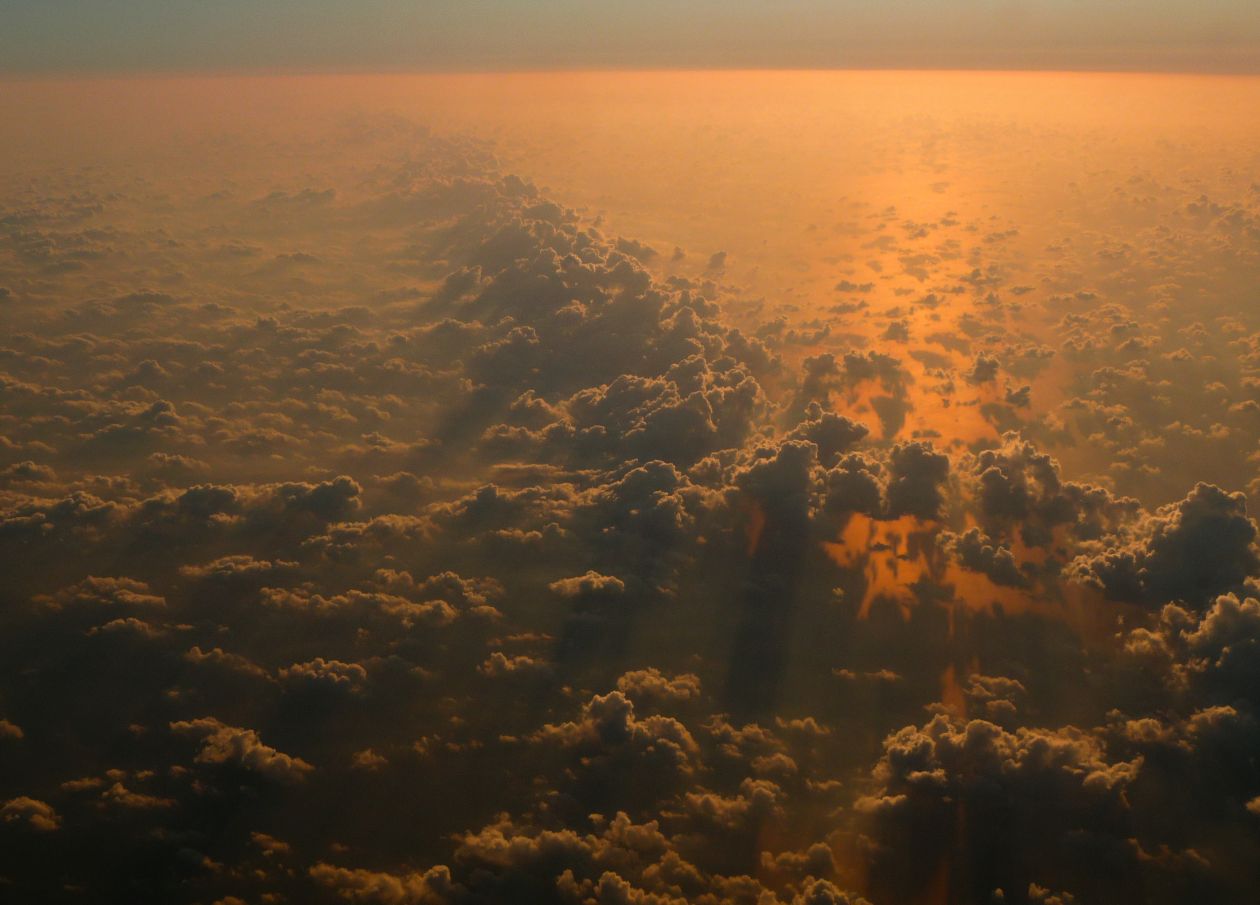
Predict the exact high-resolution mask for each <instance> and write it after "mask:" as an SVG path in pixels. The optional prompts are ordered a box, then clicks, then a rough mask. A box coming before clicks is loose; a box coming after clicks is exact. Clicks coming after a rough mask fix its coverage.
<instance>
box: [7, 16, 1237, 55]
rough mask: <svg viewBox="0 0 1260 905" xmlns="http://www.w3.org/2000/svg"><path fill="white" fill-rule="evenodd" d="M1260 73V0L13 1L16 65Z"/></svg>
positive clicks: (11, 43) (10, 25) (11, 38)
mask: <svg viewBox="0 0 1260 905" xmlns="http://www.w3.org/2000/svg"><path fill="white" fill-rule="evenodd" d="M673 66H677V67H687V68H695V67H715V68H726V67H762V66H768V67H791V68H811V67H820V68H832V67H835V68H863V67H874V68H888V67H906V68H953V67H959V68H1024V69H1028V68H1031V69H1128V70H1175V71H1204V72H1221V71H1226V72H1229V71H1234V72H1260V3H1257V2H1255V0H1146V2H1136V0H1022V2H1021V0H958V2H942V0H937V2H933V0H833V2H821V0H778V2H767V0H727V2H716V0H692V2H686V3H677V2H674V3H666V2H661V0H634V2H630V0H606V2H599V0H587V2H577V0H529V2H526V0H458V2H456V0H426V2H407V0H354V2H349V0H219V2H207V0H196V2H193V0H0V69H2V70H5V71H8V72H31V73H36V72H39V73H44V72H66V71H124V72H134V71H169V70H222V69H227V70H232V69H248V70H257V69H264V70H265V69H284V70H307V69H310V70H330V69H332V70H337V69H349V70H372V69H418V70H482V69H492V70H494V69H547V68H576V67H592V68H605V67H615V68H620V67H673Z"/></svg>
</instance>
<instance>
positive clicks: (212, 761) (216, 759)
mask: <svg viewBox="0 0 1260 905" xmlns="http://www.w3.org/2000/svg"><path fill="white" fill-rule="evenodd" d="M170 728H171V731H172V732H174V733H175V734H176V735H186V736H190V737H192V738H195V739H197V740H198V741H199V742H200V746H201V747H200V749H199V750H198V752H197V757H196V762H197V763H199V764H209V765H224V764H227V765H233V766H237V767H241V768H243V769H246V770H249V771H252V772H255V773H258V774H259V775H261V776H264V777H266V778H267V779H273V780H278V781H280V782H300V781H301V780H303V779H305V778H306V776H307V774H309V773H310V772H311V771H313V770H314V769H315V768H314V767H312V766H311V765H310V764H308V763H307V762H306V761H304V760H302V759H301V758H300V757H291V756H290V755H288V754H285V753H284V752H282V751H277V750H276V749H275V748H272V747H270V746H268V745H265V744H263V742H262V739H260V738H259V736H258V733H257V732H255V731H254V730H253V729H241V728H239V727H236V726H229V725H227V724H225V723H222V722H220V721H219V720H217V719H215V718H214V717H202V718H200V719H196V720H176V721H174V722H172V723H171V726H170Z"/></svg>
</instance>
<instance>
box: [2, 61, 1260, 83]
mask: <svg viewBox="0 0 1260 905" xmlns="http://www.w3.org/2000/svg"><path fill="white" fill-rule="evenodd" d="M789 72H790V73H837V74H838V73H854V74H856V73H888V74H895V73H899V74H911V73H924V74H928V73H937V74H940V73H966V74H977V75H980V74H992V75H1135V76H1179V77H1186V76H1194V77H1205V78H1257V77H1260V65H1258V66H1257V67H1256V68H1255V69H1191V68H1184V69H1183V68H1159V69H1144V68H1140V67H1126V66H1116V67H1097V66H1065V67H1057V68H1056V67H1041V66H984V65H975V66H963V65H958V66H901V65H887V66H876V65H870V66H768V65H767V66H709V65H679V66H659V65H649V66H631V65H627V66H618V65H599V66H538V67H531V66H521V67H449V68H447V67H443V68H425V67H417V66H371V67H366V66H365V67H358V66H353V67H352V66H333V67H252V66H251V67H235V68H210V67H205V68H203V67H189V68H172V69H161V68H137V69H105V68H94V67H84V68H81V69H80V68H71V69H14V70H6V69H4V68H3V67H0V81H2V82H40V81H45V82H48V81H86V80H102V81H105V80H142V79H179V78H187V79H194V78H225V79H226V78H304V77H336V76H408V75H411V76H525V75H575V74H591V75H596V74H608V75H613V74H625V75H630V74H636V73H638V74H673V73H715V74H716V73H731V74H735V73H743V74H752V73H766V74H770V73H789Z"/></svg>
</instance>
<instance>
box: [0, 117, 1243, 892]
mask: <svg viewBox="0 0 1260 905" xmlns="http://www.w3.org/2000/svg"><path fill="white" fill-rule="evenodd" d="M360 126H362V128H360V129H359V130H358V131H357V132H355V134H354V135H352V136H348V135H346V134H336V135H334V136H330V137H328V138H327V141H328V143H329V144H330V145H335V144H336V143H337V142H340V143H341V144H340V145H337V153H338V154H341V153H343V152H344V153H347V154H348V153H349V152H348V151H346V150H345V149H346V148H351V149H353V150H354V151H355V153H356V154H358V155H359V158H356V159H362V160H365V161H368V163H366V164H363V165H361V166H356V167H353V168H352V172H348V173H347V172H344V171H342V172H334V171H333V170H330V169H328V168H327V167H325V166H323V164H324V163H326V161H323V160H322V159H321V158H320V157H319V155H320V154H321V153H322V148H323V147H324V146H322V145H319V144H312V145H309V146H303V147H295V146H291V145H285V146H281V147H280V148H279V149H278V150H277V149H273V153H275V154H277V157H276V158H275V159H276V160H279V161H281V162H280V163H275V165H274V167H272V168H271V169H269V170H267V172H266V173H265V174H264V176H262V177H259V178H258V179H257V180H256V184H255V183H251V182H249V181H248V180H247V179H246V176H245V175H244V174H243V173H242V174H236V175H237V178H229V175H230V174H231V173H232V169H231V167H230V166H229V167H227V169H226V171H225V170H222V169H221V170H217V171H216V170H213V169H210V170H208V171H207V174H206V175H204V176H203V177H202V178H203V179H204V180H205V184H203V183H196V184H195V185H194V186H193V188H191V189H184V188H181V187H180V186H179V185H177V184H176V181H175V180H172V181H170V182H169V183H161V182H160V181H159V176H158V175H154V176H152V177H151V178H152V183H157V185H156V186H155V185H154V184H152V183H151V182H150V181H149V177H145V178H144V179H139V180H138V181H133V179H132V177H131V176H130V175H128V174H116V173H109V172H99V171H87V172H75V173H68V174H67V173H64V172H63V173H59V174H58V175H56V176H55V177H47V178H36V177H31V178H29V179H27V180H23V181H22V182H21V184H20V185H13V184H9V185H6V194H5V195H4V196H3V197H0V283H3V285H4V286H5V287H6V291H5V292H4V293H3V294H0V570H2V574H3V576H4V578H3V581H0V898H5V899H6V900H11V901H30V902H35V901H41V902H55V901H67V902H188V903H194V902H196V903H219V905H235V903H241V902H247V903H264V902H266V903H279V902H294V903H298V902H301V903H336V902H353V903H382V905H404V903H409V905H418V903H424V905H458V903H470V905H471V903H500V902H502V903H507V902H531V903H548V902H556V903H582V905H587V903H601V905H613V903H636V905H682V903H699V905H744V903H747V905H827V903H830V905H840V903H850V905H858V903H868V905H871V903H873V905H881V903H883V905H890V903H911V902H946V901H948V902H959V903H970V902H976V903H981V902H983V903H995V902H1004V903H1052V902H1059V903H1066V902H1081V903H1088V902H1099V903H1102V902H1106V903H1127V902H1132V903H1138V902H1142V903H1174V902H1175V903H1184V902H1197V903H1240V902H1246V901H1251V900H1253V899H1254V898H1255V895H1256V892H1257V890H1260V873H1258V868H1257V865H1260V766H1258V764H1257V760H1256V751H1257V750H1260V749H1258V748H1257V745H1260V723H1258V722H1257V721H1258V720H1260V692H1258V688H1260V685H1258V682H1260V559H1258V558H1257V557H1258V550H1257V546H1256V528H1255V524H1254V522H1253V520H1252V516H1251V514H1250V511H1249V508H1248V499H1247V493H1254V490H1255V485H1254V483H1251V482H1252V480H1253V476H1254V459H1255V452H1254V451H1255V449H1256V446H1257V442H1258V441H1260V422H1257V421H1256V419H1255V418H1254V412H1253V411H1252V409H1253V408H1254V405H1250V404H1249V403H1250V402H1251V396H1252V395H1254V390H1255V388H1256V386H1257V385H1258V381H1260V358H1258V357H1257V356H1258V354H1260V353H1257V351H1256V349H1257V346H1258V343H1260V340H1258V339H1257V338H1258V337H1260V323H1258V322H1256V317H1255V312H1254V311H1252V310H1251V309H1250V308H1245V307H1241V306H1236V308H1237V310H1233V311H1232V312H1229V311H1227V310H1226V309H1228V308H1229V306H1230V305H1231V304H1232V302H1231V301H1230V299H1228V298H1223V299H1222V300H1221V301H1220V302H1219V306H1220V307H1219V310H1218V309H1206V310H1205V309H1195V310H1193V311H1191V310H1188V309H1184V308H1182V309H1178V308H1176V307H1175V306H1174V305H1172V304H1171V303H1167V302H1164V301H1161V300H1159V299H1155V300H1152V299H1150V298H1147V300H1146V301H1147V304H1148V307H1145V308H1138V307H1137V306H1138V304H1139V303H1138V301H1137V300H1136V296H1138V295H1142V296H1144V297H1145V296H1146V294H1147V288H1148V286H1149V284H1150V283H1151V282H1152V281H1154V280H1155V279H1156V278H1160V279H1162V278H1163V277H1166V276H1168V274H1169V272H1173V271H1175V272H1182V271H1183V270H1184V271H1185V272H1186V273H1193V274H1209V276H1201V277H1200V276H1189V277H1187V279H1203V280H1205V281H1208V280H1210V279H1211V277H1210V273H1211V272H1212V268H1213V267H1215V266H1216V264H1218V263H1219V262H1220V261H1221V260H1222V259H1223V258H1228V259H1229V262H1230V265H1231V268H1232V269H1230V270H1229V273H1230V274H1231V276H1230V279H1231V280H1239V281H1242V282H1246V281H1251V282H1249V283H1248V285H1250V286H1251V287H1252V289H1251V290H1250V291H1254V286H1255V282H1254V278H1255V277H1256V276H1257V275H1260V258H1258V256H1257V252H1256V245H1255V239H1256V237H1257V235H1258V234H1257V232H1256V225H1255V224H1256V223H1257V222H1260V219H1257V218H1260V194H1257V193H1256V192H1255V191H1254V189H1253V190H1252V191H1251V193H1250V195H1248V196H1247V197H1246V198H1245V200H1243V201H1239V202H1238V203H1237V204H1233V205H1231V204H1226V203H1224V202H1221V203H1219V204H1217V203H1215V202H1207V201H1202V202H1193V203H1192V206H1191V207H1190V208H1187V207H1186V206H1185V205H1184V204H1183V203H1182V202H1181V200H1180V197H1181V196H1179V195H1177V196H1175V197H1173V198H1172V200H1169V201H1168V202H1167V205H1166V209H1161V210H1160V211H1158V212H1156V213H1152V214H1151V216H1152V217H1153V218H1154V219H1153V221H1152V222H1153V223H1154V224H1155V225H1153V226H1151V227H1150V229H1149V231H1148V232H1147V233H1146V234H1143V235H1142V236H1140V237H1136V238H1135V239H1134V241H1135V242H1137V243H1141V247H1142V253H1143V255H1144V257H1143V260H1142V261H1141V262H1140V263H1139V264H1134V265H1133V268H1132V270H1130V271H1126V272H1125V273H1124V274H1121V275H1117V276H1115V277H1114V280H1110V281H1109V282H1108V284H1107V287H1106V288H1104V289H1101V290H1094V289H1090V288H1089V286H1088V285H1087V282H1088V281H1087V278H1086V277H1084V276H1082V275H1081V273H1080V272H1078V271H1077V270H1076V269H1075V268H1074V267H1073V266H1071V265H1073V264H1076V263H1080V261H1081V260H1083V259H1088V260H1090V261H1095V260H1097V258H1098V255H1097V254H1096V253H1095V249H1094V248H1093V247H1092V246H1091V247H1089V248H1088V250H1086V251H1081V252H1079V256H1080V257H1079V258H1078V257H1074V256H1075V255H1077V254H1078V252H1076V251H1075V250H1073V251H1072V252H1071V253H1070V254H1069V253H1068V252H1064V253H1063V258H1064V259H1065V260H1066V261H1067V263H1066V264H1062V266H1060V264H1059V263H1055V264H1052V265H1047V269H1046V270H1044V271H1039V272H1038V273H1039V274H1040V276H1041V277H1042V278H1041V279H1039V280H1038V281H1037V286H1036V287H1035V288H1031V287H1025V283H1024V282H1015V280H1016V277H1015V276H1010V277H1007V276H1004V275H1003V274H1004V270H1003V268H1004V267H1007V266H1009V267H1011V268H1014V266H1015V265H1014V263H1012V262H1013V260H1014V258H1013V256H1012V257H1010V258H1008V257H1004V255H1005V254H1006V253H1005V252H1003V251H1001V249H1002V248H1005V247H1006V246H1005V245H1003V243H1009V242H1010V241H1013V237H1012V236H1010V235H1006V234H1005V233H1001V234H999V235H998V236H997V238H990V237H991V236H992V235H993V234H994V231H995V230H996V227H995V226H994V225H993V224H986V223H985V222H983V221H978V222H972V221H966V222H964V221H962V220H950V222H949V223H933V224H922V223H914V224H907V223H905V222H903V221H902V220H901V218H900V217H899V216H898V215H896V214H895V212H888V211H886V212H884V213H880V214H876V215H875V221H877V222H874V223H873V225H870V229H871V231H872V237H871V239H870V241H871V243H873V245H872V248H871V254H876V253H877V252H876V247H875V246H883V245H886V246H888V247H889V248H890V249H892V250H893V251H892V252H891V253H892V254H893V255H894V256H895V258H896V257H899V258H902V259H904V260H903V261H902V264H901V265H895V264H889V267H893V266H901V267H902V269H901V270H898V271H897V274H896V277H897V280H899V281H900V282H891V281H889V282H886V281H885V278H884V276H882V275H876V276H875V277H872V279H873V280H874V281H875V282H874V283H867V282H866V281H865V280H862V281H852V282H849V283H843V284H841V286H838V287H837V291H840V292H842V293H846V294H847V293H857V294H859V295H861V296H863V297H864V298H865V297H870V298H871V299H874V297H875V296H876V295H879V294H881V293H883V294H891V289H892V287H894V286H895V287H896V288H898V289H900V288H905V289H906V292H905V293H904V294H902V293H898V294H896V295H895V299H894V309H893V310H892V311H891V312H889V311H888V310H887V309H884V308H878V307H876V306H875V304H874V302H870V303H862V304H851V305H846V304H843V303H842V304H841V305H840V306H838V309H839V310H837V311H836V312H835V313H834V314H832V315H828V318H829V319H830V323H831V324H832V325H833V326H831V327H830V328H828V327H827V326H826V325H822V324H819V325H817V326H811V325H810V323H809V322H808V320H807V317H811V316H814V314H815V312H808V313H807V315H801V314H799V313H793V312H790V311H786V310H785V311H784V312H779V311H770V310H765V311H761V310H760V309H757V308H755V307H754V308H752V309H751V310H752V312H753V313H752V314H751V315H749V314H748V313H747V312H748V311H749V310H750V309H749V308H748V307H747V306H743V307H741V303H746V302H747V299H745V298H743V297H742V294H741V290H740V288H739V287H738V286H736V285H734V284H733V281H731V282H730V283H728V280H727V278H726V277H724V276H723V275H722V273H720V272H719V271H721V270H722V269H723V268H722V265H725V268H726V269H727V270H729V269H730V268H732V267H734V266H735V263H736V258H737V256H736V254H735V253H731V254H730V255H729V258H723V259H721V260H717V259H715V260H716V261H717V263H716V264H714V263H713V262H707V263H706V260H705V257H706V256H705V255H692V256H690V257H687V256H675V257H674V259H672V260H669V261H666V260H664V257H665V256H662V255H659V254H653V253H651V252H650V250H649V249H648V248H647V247H646V246H644V245H643V244H642V243H641V242H639V241H636V240H634V239H631V238H627V237H621V236H616V235H609V234H607V233H606V232H605V231H604V230H603V228H602V227H600V226H597V225H596V223H595V222H594V220H593V219H592V218H591V217H590V216H589V215H588V214H587V213H584V212H579V211H576V210H571V209H569V208H567V207H566V206H565V205H564V203H563V200H562V199H557V198H553V197H550V196H549V195H548V194H547V193H544V192H543V191H541V190H540V189H538V188H537V187H536V186H535V185H533V184H532V183H530V182H528V181H526V180H523V179H521V178H518V177H516V176H512V175H508V174H505V173H503V172H502V171H501V169H500V168H499V167H498V165H497V164H496V163H495V162H494V160H493V159H492V158H491V156H490V154H489V152H488V150H487V149H486V147H484V146H483V145H481V144H479V143H476V142H473V141H471V140H467V141H466V140H462V139H453V138H442V137H437V136H435V135H433V134H430V133H428V132H426V131H424V130H415V129H412V128H410V127H408V126H406V125H405V124H401V123H398V122H395V121H392V120H391V121H386V122H369V123H368V125H367V126H363V123H360ZM400 141H401V143H402V144H403V145H404V146H405V149H406V150H405V154H402V155H401V156H400V155H399V154H398V153H397V149H398V144H399V142H400ZM225 144H226V147H227V151H225V152H223V153H229V154H230V152H231V149H232V146H231V144H230V142H227V140H226V139H225ZM214 153H215V154H218V153H220V151H219V150H217V149H216V150H215V151H214ZM293 161H296V163H292V162H293ZM272 162H273V161H271V160H270V159H269V163H268V166H271V163H272ZM290 164H291V165H290ZM260 166H261V165H260ZM225 173H226V175H225ZM1108 178H1111V177H1108ZM241 183H246V184H245V185H242V184H241ZM1170 193H1171V190H1169V193H1164V194H1161V195H1160V197H1161V198H1165V199H1166V200H1167V197H1168V196H1169V195H1170ZM1212 205H1215V206H1212ZM1168 223H1175V224H1178V225H1179V229H1180V233H1179V234H1178V235H1176V236H1174V235H1173V234H1172V232H1171V231H1170V230H1165V229H1164V227H1165V226H1166V225H1167V224H1168ZM1102 228H1103V227H1102V226H1099V229H1100V230H1101V229H1102ZM951 230H956V234H957V235H958V236H961V237H962V238H961V239H950V240H948V241H946V240H945V239H943V238H940V237H933V236H934V234H935V233H936V232H937V231H939V232H941V233H942V234H945V233H948V235H951V236H953V235H955V233H954V232H950V231H951ZM999 232H1000V231H999ZM902 235H905V236H906V237H907V238H905V239H904V240H903V239H902V238H901V236H902ZM880 236H882V237H884V238H887V239H888V240H889V241H888V242H882V241H881V240H880V238H879V237H880ZM968 237H970V238H968ZM963 239H966V241H967V242H969V243H974V248H973V247H972V246H971V245H968V251H967V252H965V253H964V252H963V251H962V250H961V245H960V246H959V249H954V248H953V246H952V245H950V244H949V242H951V241H957V242H961V241H962V240H963ZM864 241H865V239H864ZM1079 241H1080V243H1081V244H1082V245H1086V244H1088V243H1091V242H1095V241H1096V242H1100V243H1101V242H1103V241H1104V239H1103V238H1099V236H1098V235H1094V236H1092V237H1089V236H1086V237H1083V238H1081V239H1080V240H1079ZM666 247H667V246H666ZM1160 255H1169V256H1172V257H1173V260H1172V261H1171V263H1169V262H1163V263H1161V262H1160V261H1159V260H1157V259H1158V258H1159V256H1160ZM895 258H894V259H895ZM692 259H695V260H692ZM1055 260H1056V261H1058V260H1059V259H1058V258H1055ZM1082 266H1083V265H1082ZM1117 266H1119V265H1117ZM1139 276H1142V277H1143V280H1145V282H1141V281H1139ZM1222 279H1223V278H1222ZM834 282H835V280H834V279H830V280H829V283H834ZM1138 282H1141V287H1142V288H1141V291H1140V292H1139V291H1137V290H1133V289H1132V286H1133V285H1135V284H1137V283H1138ZM924 283H926V284H927V285H923V286H922V291H919V290H917V289H914V290H913V294H911V292H912V287H918V286H920V285H921V284H924ZM1160 285H1162V286H1163V287H1164V288H1163V289H1162V290H1160V291H1161V292H1164V293H1165V294H1166V295H1175V294H1176V292H1178V291H1180V290H1178V289H1176V288H1174V287H1170V286H1168V285H1167V284H1166V283H1161V284H1160ZM1126 286H1127V287H1130V288H1129V289H1125V288H1124V287H1126ZM1126 292H1128V293H1129V295H1126V294H1125V293H1126ZM1100 293H1101V296H1102V297H1100ZM910 298H915V299H919V301H916V302H914V303H913V304H911V302H910V301H908V299H910ZM788 314H792V317H791V318H789V317H788ZM1034 314H1035V316H1036V317H1037V318H1041V320H1043V321H1045V326H1044V329H1042V328H1041V327H1038V326H1036V325H1034V323H1033V320H1034ZM780 317H782V320H780V319H779V318H780ZM890 323H892V324H897V325H900V326H899V327H898V328H897V329H891V330H890V329H889V324H890ZM1038 323H1040V321H1038ZM907 325H908V326H907ZM807 334H808V335H807ZM803 337H805V338H803ZM1185 350H1193V351H1185ZM1183 351H1184V354H1183ZM1055 368H1062V369H1064V370H1062V371H1053V369H1055ZM1050 371H1053V379H1054V381H1055V383H1054V385H1053V387H1051V386H1049V385H1048V384H1047V382H1046V381H1047V378H1046V374H1047V373H1048V372H1050ZM1054 388H1057V395H1056V394H1054V393H1052V392H1051V390H1052V389H1054ZM929 412H934V413H936V414H935V415H933V416H932V418H928V417H927V416H926V415H925V413H929ZM941 413H944V414H943V415H942V414H941ZM937 416H940V417H937ZM933 419H934V420H933ZM951 431H953V432H952V433H951ZM969 431H971V432H970V433H969ZM1222 433H1225V434H1228V435H1229V436H1230V437H1231V438H1232V439H1231V442H1230V444H1229V445H1228V447H1227V448H1225V447H1222V448H1225V449H1226V451H1225V452H1223V453H1222V455H1221V457H1220V459H1219V461H1216V462H1214V463H1211V464H1210V473H1203V474H1199V475H1195V476H1193V479H1186V480H1183V478H1187V477H1188V476H1191V475H1192V474H1193V473H1194V472H1195V471H1196V470H1198V469H1196V467H1195V463H1194V462H1192V461H1190V462H1188V461H1187V459H1186V456H1187V452H1190V453H1194V454H1198V455H1199V456H1200V457H1202V456H1203V455H1204V453H1203V450H1205V449H1213V448H1215V447H1213V446H1212V444H1213V443H1217V442H1218V439H1214V438H1219V437H1220V435H1222ZM1203 468H1204V469H1209V466H1208V465H1204V466H1203ZM1200 479H1202V480H1200ZM1209 479H1210V480H1209ZM1249 484H1250V486H1249Z"/></svg>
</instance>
